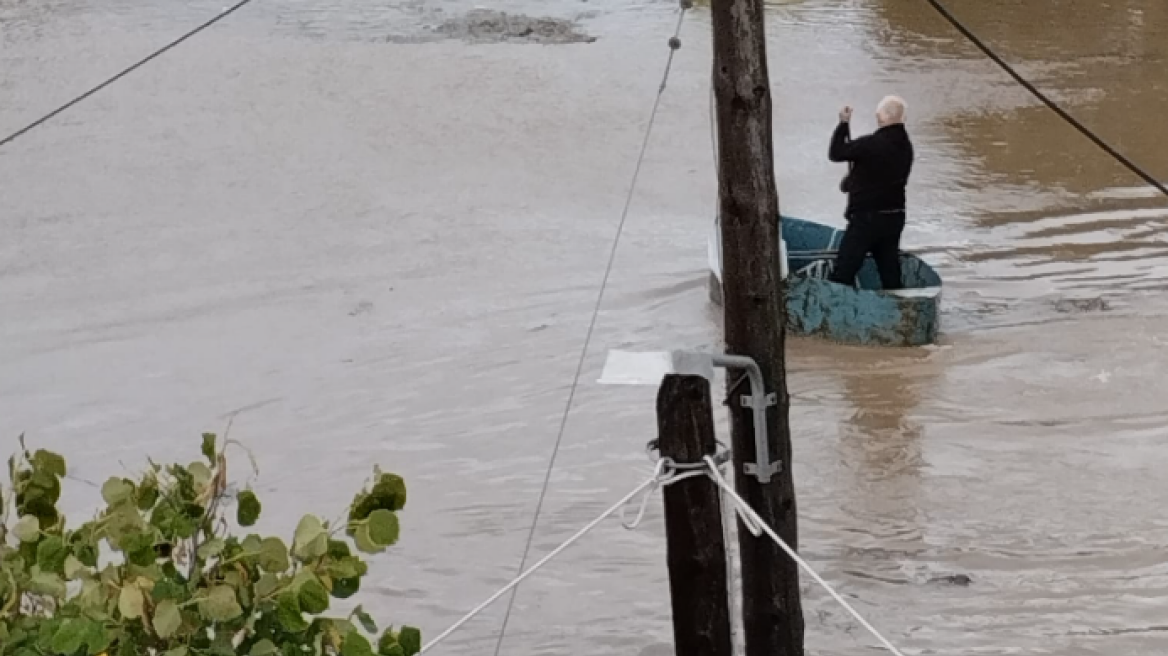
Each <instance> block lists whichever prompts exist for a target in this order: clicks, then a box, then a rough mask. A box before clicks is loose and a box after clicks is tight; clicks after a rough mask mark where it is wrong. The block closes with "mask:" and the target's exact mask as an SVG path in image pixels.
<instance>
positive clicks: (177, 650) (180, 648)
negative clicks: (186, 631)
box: [162, 645, 187, 656]
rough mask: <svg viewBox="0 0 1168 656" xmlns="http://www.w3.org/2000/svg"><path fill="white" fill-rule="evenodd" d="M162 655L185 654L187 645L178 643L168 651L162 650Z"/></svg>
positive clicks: (178, 655) (180, 655)
mask: <svg viewBox="0 0 1168 656" xmlns="http://www.w3.org/2000/svg"><path fill="white" fill-rule="evenodd" d="M162 656H187V647H186V645H180V646H178V647H175V648H174V649H171V650H170V651H164V652H162Z"/></svg>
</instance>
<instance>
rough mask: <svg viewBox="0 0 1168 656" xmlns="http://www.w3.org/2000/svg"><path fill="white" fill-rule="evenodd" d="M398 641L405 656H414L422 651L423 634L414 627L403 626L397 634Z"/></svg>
mask: <svg viewBox="0 0 1168 656" xmlns="http://www.w3.org/2000/svg"><path fill="white" fill-rule="evenodd" d="M397 641H398V644H400V645H401V646H402V650H403V651H405V656H414V655H415V654H417V653H418V652H420V651H422V632H421V631H419V630H418V629H415V628H414V627H412V626H403V627H402V629H401V632H399V633H398V634H397Z"/></svg>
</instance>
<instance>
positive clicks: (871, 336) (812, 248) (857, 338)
mask: <svg viewBox="0 0 1168 656" xmlns="http://www.w3.org/2000/svg"><path fill="white" fill-rule="evenodd" d="M779 226H780V230H781V237H780V241H779V252H780V254H781V255H780V257H781V258H782V260H781V261H780V263H779V264H780V269H781V272H782V276H783V278H784V279H785V280H786V283H787V285H786V286H787V330H789V331H790V332H791V333H794V334H798V335H818V336H822V337H826V338H827V339H829V340H832V341H836V342H841V343H845V344H860V345H866V346H922V345H925V344H932V343H933V342H935V341H936V339H937V331H938V328H939V325H940V305H941V276H939V275H937V272H936V271H935V270H934V269H933V267H931V266H929V265H928V264H927V263H926V262H925V261H924V260H922V259H921V258H919V257H917V256H916V255H912V254H910V253H903V252H902V253H901V254H900V267H901V272H902V273H901V275H902V276H903V278H904V285H905V288H904V289H898V290H893V291H884V290H882V289H881V288H880V276H879V274H878V273H877V271H876V263H875V262H874V261H873V260H872V258H871V257H868V258H867V259H866V260H865V262H864V265H863V267H861V269H860V273H859V275H857V280H858V283H859V284H858V285H857V287H849V286H847V285H840V284H837V283H833V282H829V281H828V280H827V277H828V275H829V274H830V273H831V272H832V270H833V269H834V268H835V257H836V253H837V251H838V249H839V244H840V241H841V240H842V239H843V235H844V231H843V230H841V229H839V228H833V227H832V226H828V225H824V224H822V223H815V222H813V221H806V220H804V219H797V218H794V217H789V216H783V217H782V219H781V221H780V223H779ZM707 255H708V257H709V264H710V273H709V278H708V285H709V292H710V300H711V301H712V302H713V303H714V304H716V305H722V233H721V226H720V225H719V222H718V221H715V222H714V230H713V233H712V234H711V235H710V240H709V244H708V248H707Z"/></svg>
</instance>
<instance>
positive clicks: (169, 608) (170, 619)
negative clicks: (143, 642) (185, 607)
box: [154, 599, 182, 640]
mask: <svg viewBox="0 0 1168 656" xmlns="http://www.w3.org/2000/svg"><path fill="white" fill-rule="evenodd" d="M181 626H182V613H180V612H179V610H178V604H176V603H174V601H172V600H170V599H166V600H163V601H162V602H160V603H159V604H158V606H157V607H156V608H155V609H154V632H155V633H157V634H158V637H159V638H162V639H163V640H165V639H167V638H169V637H171V636H173V635H174V634H175V632H177V631H178V629H179V627H181Z"/></svg>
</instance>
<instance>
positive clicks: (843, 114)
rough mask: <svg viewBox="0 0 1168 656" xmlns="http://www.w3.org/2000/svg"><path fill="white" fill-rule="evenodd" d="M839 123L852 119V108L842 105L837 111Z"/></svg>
mask: <svg viewBox="0 0 1168 656" xmlns="http://www.w3.org/2000/svg"><path fill="white" fill-rule="evenodd" d="M839 120H840V123H848V122H850V121H851V120H852V108H851V107H844V108H843V109H841V110H840V113H839Z"/></svg>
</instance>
